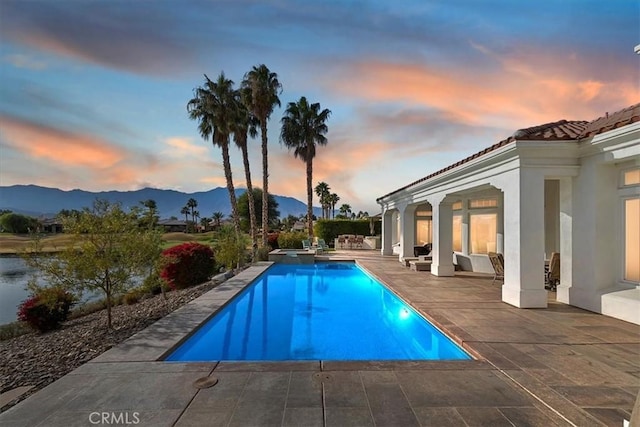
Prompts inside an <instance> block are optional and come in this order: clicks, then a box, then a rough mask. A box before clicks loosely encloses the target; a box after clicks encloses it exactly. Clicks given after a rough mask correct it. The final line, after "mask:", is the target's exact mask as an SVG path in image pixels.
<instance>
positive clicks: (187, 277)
mask: <svg viewBox="0 0 640 427" xmlns="http://www.w3.org/2000/svg"><path fill="white" fill-rule="evenodd" d="M162 256H163V258H164V259H165V260H166V262H164V265H163V268H162V271H161V272H160V277H162V278H163V279H164V280H165V282H167V284H168V285H169V287H171V289H184V288H187V287H189V286H193V285H197V284H199V283H202V282H205V281H207V280H208V279H209V277H211V275H212V274H213V272H214V271H215V267H216V261H215V259H214V257H213V250H211V247H209V246H206V245H203V244H200V243H195V242H187V243H183V244H181V245H178V246H174V247H172V248H169V249H165V250H164V251H162Z"/></svg>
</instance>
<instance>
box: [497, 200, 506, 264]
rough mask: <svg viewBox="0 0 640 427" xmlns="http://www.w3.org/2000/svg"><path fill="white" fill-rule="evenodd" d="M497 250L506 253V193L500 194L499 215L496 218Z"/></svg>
mask: <svg viewBox="0 0 640 427" xmlns="http://www.w3.org/2000/svg"><path fill="white" fill-rule="evenodd" d="M496 252H497V253H499V254H504V193H500V195H499V196H498V215H497V218H496Z"/></svg>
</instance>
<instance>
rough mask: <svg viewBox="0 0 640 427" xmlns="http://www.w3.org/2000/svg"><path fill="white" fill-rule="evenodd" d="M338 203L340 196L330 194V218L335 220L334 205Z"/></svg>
mask: <svg viewBox="0 0 640 427" xmlns="http://www.w3.org/2000/svg"><path fill="white" fill-rule="evenodd" d="M339 201H340V196H338V195H337V194H336V193H331V194H330V195H329V203H330V204H331V218H332V219H335V217H336V205H337V204H338V202H339Z"/></svg>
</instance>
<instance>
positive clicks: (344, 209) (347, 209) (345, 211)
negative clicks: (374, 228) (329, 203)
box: [340, 203, 351, 219]
mask: <svg viewBox="0 0 640 427" xmlns="http://www.w3.org/2000/svg"><path fill="white" fill-rule="evenodd" d="M340 214H341V215H344V217H345V218H347V219H348V218H349V215H351V205H348V204H346V203H344V204H343V205H342V206H340Z"/></svg>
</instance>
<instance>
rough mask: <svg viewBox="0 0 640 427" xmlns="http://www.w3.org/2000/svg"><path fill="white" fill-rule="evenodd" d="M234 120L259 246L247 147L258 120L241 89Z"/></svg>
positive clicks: (232, 127)
mask: <svg viewBox="0 0 640 427" xmlns="http://www.w3.org/2000/svg"><path fill="white" fill-rule="evenodd" d="M233 107H234V110H233V113H234V115H233V121H232V123H231V130H232V131H233V141H234V142H235V144H236V146H237V147H238V148H239V149H240V151H241V152H242V162H243V164H244V175H245V179H246V181H247V199H248V201H249V223H250V229H251V241H252V242H253V247H254V248H255V247H256V246H257V243H256V240H257V238H258V236H257V234H258V233H257V230H258V226H257V220H256V209H255V203H254V201H253V185H252V183H251V168H250V167H249V150H248V147H247V137H248V136H251V137H252V138H255V137H256V136H257V135H258V132H257V130H256V120H255V118H254V117H252V116H251V114H250V113H249V110H247V107H246V106H245V105H244V104H243V103H242V99H241V91H236V97H235V102H234V105H233ZM252 256H253V257H254V258H255V250H254V251H252Z"/></svg>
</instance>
